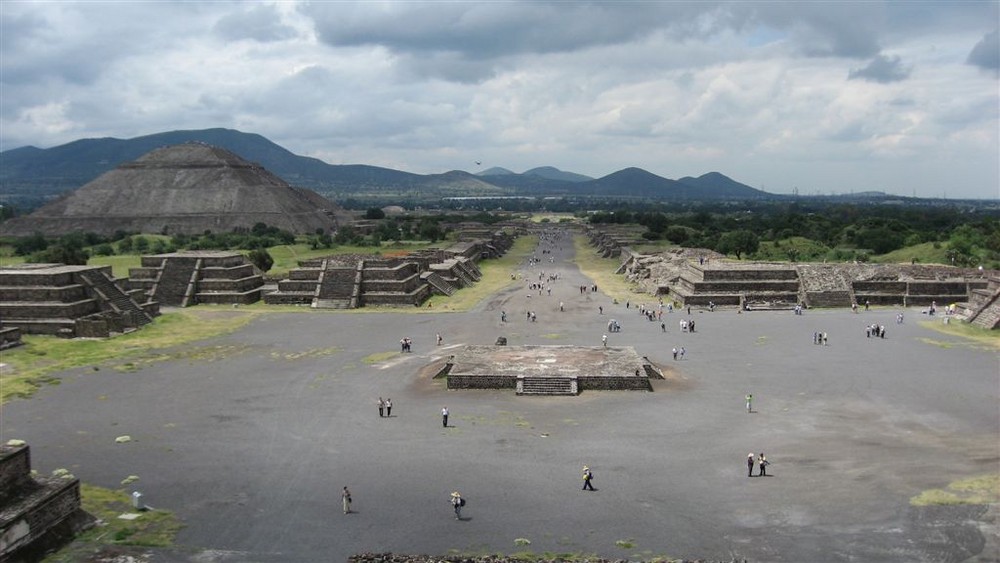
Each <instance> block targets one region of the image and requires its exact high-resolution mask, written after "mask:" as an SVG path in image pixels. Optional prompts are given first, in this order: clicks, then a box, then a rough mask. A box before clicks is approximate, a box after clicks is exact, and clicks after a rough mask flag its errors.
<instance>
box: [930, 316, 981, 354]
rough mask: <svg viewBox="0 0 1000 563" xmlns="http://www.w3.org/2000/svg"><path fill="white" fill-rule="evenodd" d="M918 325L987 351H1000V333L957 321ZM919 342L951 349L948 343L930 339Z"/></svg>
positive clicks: (937, 321)
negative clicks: (960, 339)
mask: <svg viewBox="0 0 1000 563" xmlns="http://www.w3.org/2000/svg"><path fill="white" fill-rule="evenodd" d="M920 325H921V326H924V327H927V328H930V329H932V330H936V331H938V332H942V333H944V334H950V335H952V336H960V337H962V338H965V339H967V340H970V341H972V342H974V343H975V344H976V345H981V346H984V347H986V348H988V349H994V350H1000V331H996V330H988V329H985V328H980V327H978V326H975V325H970V324H966V323H963V322H961V321H959V320H957V319H952V322H949V323H948V324H944V323H943V322H941V320H940V319H935V320H933V321H921V322H920ZM921 340H923V341H924V342H926V343H928V344H936V345H938V346H941V347H942V348H951V347H952V345H953V344H952V343H950V342H941V341H936V340H932V339H930V338H923V339H921Z"/></svg>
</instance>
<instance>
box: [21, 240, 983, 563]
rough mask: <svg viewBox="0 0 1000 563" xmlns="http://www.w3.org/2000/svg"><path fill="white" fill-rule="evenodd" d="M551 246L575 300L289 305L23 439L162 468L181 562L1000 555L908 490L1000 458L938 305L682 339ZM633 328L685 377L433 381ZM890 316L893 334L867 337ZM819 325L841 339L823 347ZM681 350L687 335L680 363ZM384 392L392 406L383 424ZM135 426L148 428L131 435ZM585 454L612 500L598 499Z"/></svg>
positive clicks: (601, 494) (75, 393)
mask: <svg viewBox="0 0 1000 563" xmlns="http://www.w3.org/2000/svg"><path fill="white" fill-rule="evenodd" d="M543 244H544V243H543ZM560 245H561V248H560ZM544 248H551V249H552V253H551V254H541V253H539V254H538V256H539V257H540V258H542V259H543V261H544V262H543V263H541V264H539V265H536V266H534V267H529V266H527V265H524V267H523V268H522V272H523V273H524V274H525V276H526V277H527V278H533V279H535V278H537V276H538V274H539V273H540V272H542V271H544V272H545V274H546V275H548V274H551V273H554V272H557V273H559V274H560V276H561V278H560V280H559V281H558V282H556V283H555V284H554V286H553V291H552V295H551V296H548V295H542V296H539V295H537V291H536V292H529V291H527V290H526V289H525V288H524V287H523V286H518V287H516V288H511V289H509V290H507V291H505V292H502V293H500V294H498V295H496V296H494V297H493V298H492V299H490V300H489V301H487V302H485V303H483V304H482V306H481V307H480V308H479V309H478V310H476V311H472V312H469V313H463V314H428V313H422V314H413V313H412V312H400V313H372V314H356V313H343V312H308V313H288V314H285V313H275V314H273V315H267V316H266V317H264V318H261V319H260V320H258V321H255V322H254V323H253V324H251V325H250V326H248V327H247V328H245V329H243V330H241V331H239V332H238V333H235V334H232V335H229V336H225V337H221V338H216V339H212V340H210V341H205V342H202V343H199V344H198V345H196V346H193V347H191V354H190V355H188V357H186V358H181V359H173V360H169V361H164V362H160V363H153V364H150V365H148V366H146V367H143V368H142V369H140V370H139V371H136V372H132V373H123V372H117V371H113V370H108V369H105V370H101V371H99V372H95V371H92V370H89V369H80V370H74V371H71V372H66V373H63V374H61V377H62V379H63V384H62V385H59V386H52V387H46V388H45V389H43V390H42V391H41V392H39V393H38V394H37V395H36V396H35V397H34V398H32V399H30V400H24V401H15V402H12V403H10V404H7V405H4V407H3V412H2V422H3V437H4V439H5V440H6V439H9V438H20V439H24V440H27V441H28V442H29V443H30V444H31V447H32V456H33V464H34V467H35V468H37V469H38V470H40V471H42V472H48V471H51V470H53V469H55V468H59V467H65V468H68V469H70V470H71V471H72V472H73V473H74V474H76V475H77V476H78V477H80V478H81V479H83V480H84V481H86V482H90V483H94V484H97V485H101V486H104V487H110V488H118V487H119V482H120V481H121V480H122V479H124V478H125V477H126V476H128V475H138V476H139V477H140V480H139V481H138V482H137V483H136V484H135V485H134V487H135V488H136V489H137V490H141V491H142V492H143V494H144V495H145V500H146V501H147V503H148V504H150V505H152V506H153V507H155V508H164V509H169V510H172V511H174V512H175V513H176V514H177V515H179V516H180V517H181V518H182V519H183V520H184V521H185V522H186V524H187V527H186V528H185V529H184V530H183V531H182V532H181V534H180V535H179V537H178V541H177V543H178V545H177V547H176V548H175V549H171V550H163V551H158V552H151V555H149V557H150V558H151V560H158V561H200V562H211V561H219V562H229V561H233V562H235V561H240V562H254V561H261V562H263V561H288V562H299V561H302V562H307V561H344V560H345V559H346V558H347V557H348V555H350V554H353V553H359V552H389V551H391V552H398V553H434V554H442V555H446V554H449V553H454V552H456V551H457V552H463V553H472V552H476V553H484V552H505V553H509V552H515V551H523V550H532V551H534V552H536V553H541V552H545V551H549V552H557V553H562V552H582V553H590V554H596V555H599V556H602V557H607V558H631V559H641V558H647V559H648V558H652V557H655V556H670V557H684V558H691V559H693V558H706V559H716V560H729V559H730V558H732V557H736V558H746V559H748V560H749V561H790V562H792V561H795V562H798V561H820V562H822V561H932V560H933V561H963V560H968V559H970V558H971V559H973V560H978V561H996V560H998V559H1000V552H998V551H997V549H998V548H997V546H998V542H997V525H996V511H995V508H994V509H990V510H988V509H987V508H986V507H981V506H971V507H970V506H964V507H931V508H917V507H911V506H910V505H909V499H910V498H911V497H912V496H914V495H917V494H919V493H920V492H921V491H923V490H926V489H932V488H943V487H945V486H946V485H947V484H948V483H950V482H953V481H955V480H958V479H962V478H966V477H971V476H977V475H983V474H991V473H992V474H996V473H997V472H998V471H1000V465H998V464H1000V441H998V438H1000V408H998V405H1000V401H998V399H1000V358H998V354H997V353H996V352H995V351H990V350H986V349H983V348H981V347H976V346H975V345H974V344H970V343H968V342H966V341H961V340H959V339H956V338H953V337H950V336H946V335H942V334H940V333H937V332H935V331H933V330H931V329H929V328H928V327H927V326H925V325H922V324H921V321H926V320H927V319H926V317H923V318H922V317H921V315H920V314H919V312H918V311H915V310H912V311H907V312H906V315H907V316H906V322H905V323H904V324H902V325H897V324H896V323H895V315H896V313H897V312H898V311H897V310H895V309H873V310H872V311H869V312H861V313H859V314H852V313H850V312H849V311H839V310H837V311H833V310H831V311H807V312H806V313H805V314H804V315H802V316H796V315H794V314H792V312H752V313H747V314H737V313H736V312H735V311H733V310H718V311H716V312H714V313H707V312H697V311H695V312H694V314H693V315H692V318H694V320H695V321H696V327H697V333H694V334H686V333H680V332H679V330H678V323H679V321H680V320H681V319H682V318H687V315H686V314H684V315H682V314H681V313H680V312H673V313H670V314H667V313H664V322H665V324H666V328H667V332H666V333H665V334H664V333H663V332H661V329H660V326H659V323H650V322H647V321H646V320H644V318H642V317H641V316H640V315H639V314H638V312H637V311H636V309H635V308H634V307H631V308H629V309H628V310H626V309H625V307H624V305H621V304H620V305H614V304H612V302H611V300H610V299H609V298H607V297H606V296H605V295H603V294H602V293H600V292H598V293H587V294H583V295H581V294H580V292H579V289H578V288H579V286H580V285H585V284H589V283H590V282H589V281H588V280H586V279H584V278H583V277H582V276H581V275H580V273H579V271H578V270H577V269H576V268H575V266H573V265H572V264H571V263H570V262H569V261H568V260H569V259H570V258H571V255H572V252H573V246H572V243H571V241H570V240H569V239H568V238H567V239H565V240H562V241H559V242H556V243H550V244H548V245H546V246H544ZM550 258H551V259H552V260H553V262H551V263H550V262H549V259H550ZM529 294H532V296H531V297H530V298H529V297H527V295H529ZM560 301H563V302H564V303H565V309H566V310H565V312H562V313H560V312H559V302H560ZM648 303H649V304H650V305H653V304H654V301H653V300H652V299H650V300H649V302H648ZM599 305H601V306H603V307H604V315H603V316H602V315H599V314H598V306H599ZM501 310H506V312H507V313H508V316H509V319H510V320H509V322H508V323H506V325H501V323H500V312H501ZM526 310H533V311H535V312H536V314H537V318H538V321H537V322H535V323H529V322H526V321H525V311H526ZM609 318H616V319H618V320H619V321H620V322H621V323H622V325H623V330H622V332H621V333H613V334H609V335H608V336H609V341H608V345H609V346H616V345H627V346H633V347H634V348H635V349H636V351H637V352H638V353H639V354H640V355H645V356H648V357H649V358H650V359H651V360H652V361H654V362H656V363H658V364H662V365H665V366H666V367H668V368H672V372H671V378H670V379H668V380H666V381H658V382H656V383H655V384H654V387H655V391H654V392H652V393H646V392H611V391H608V392H585V393H583V394H581V395H579V396H577V397H517V396H515V395H514V393H513V392H512V391H448V390H446V389H445V388H444V384H443V382H441V381H434V380H431V379H429V378H428V377H426V376H425V375H422V372H421V369H422V368H424V367H425V366H427V365H428V364H430V363H432V362H434V361H436V360H440V359H441V358H442V357H443V356H445V355H447V354H449V349H450V347H451V346H458V345H463V344H492V343H493V342H494V341H495V340H496V338H497V336H506V337H507V338H508V342H509V344H511V345H518V344H577V345H586V346H597V345H600V342H601V335H602V334H603V333H604V328H605V325H606V324H607V321H608V319H609ZM871 323H880V324H884V325H886V326H887V327H888V331H887V332H888V334H887V338H886V339H884V340H882V339H868V338H866V337H865V332H864V327H865V325H867V324H871ZM814 331H825V332H827V333H829V345H828V346H816V345H813V344H812V334H813V332H814ZM438 333H440V334H441V335H442V337H443V339H444V343H443V345H442V346H440V347H439V346H435V335H436V334H438ZM404 336H409V337H411V338H412V340H413V352H412V353H410V354H400V355H396V356H393V357H391V358H389V359H388V360H385V361H383V362H380V363H374V364H372V363H369V362H368V361H366V359H370V358H371V357H373V355H374V354H380V353H388V352H396V351H398V350H399V339H400V338H402V337H404ZM674 346H677V347H680V346H683V347H685V349H686V351H687V354H686V355H685V357H684V359H683V360H682V361H676V362H675V361H673V360H672V359H671V353H670V350H671V348H672V347H674ZM384 355H388V354H383V356H384ZM380 357H382V356H380ZM748 392H751V393H753V395H754V398H755V399H754V412H753V413H752V414H748V413H747V412H746V410H745V408H744V395H745V394H746V393H748ZM380 396H381V397H389V398H391V399H392V402H393V410H392V417H389V418H379V416H378V411H377V407H376V400H377V399H378V397H380ZM444 406H447V407H448V408H449V410H450V411H451V418H450V420H449V422H450V424H449V427H448V428H443V427H442V424H441V417H440V411H441V408H442V407H444ZM125 434H127V435H130V436H131V437H132V440H133V441H132V442H129V443H126V444H116V443H115V438H116V437H117V436H121V435H125ZM750 451H753V452H758V453H759V452H765V453H766V454H767V456H768V458H769V459H770V460H771V462H772V465H771V466H770V467H769V469H768V473H769V474H770V475H769V476H768V477H754V478H748V477H747V475H746V455H747V452H750ZM583 465H589V466H590V467H591V469H592V470H593V472H594V475H595V480H594V485H595V487H596V488H597V491H596V492H589V491H581V490H580V488H581V485H582V482H581V480H580V470H581V468H582V466H583ZM345 485H346V486H348V487H350V489H351V491H352V493H353V496H354V506H353V508H354V511H355V512H354V513H352V514H350V515H344V514H342V511H341V507H340V489H341V488H342V487H343V486H345ZM455 490H458V491H461V493H462V494H463V495H464V496H466V497H467V499H468V505H467V506H466V507H465V509H464V511H463V513H462V514H463V518H462V520H461V521H456V520H455V519H454V517H453V514H452V511H451V506H450V504H449V502H448V500H449V494H450V493H451V492H452V491H455ZM517 538H524V539H528V540H530V542H531V544H530V546H521V545H516V544H515V539H517Z"/></svg>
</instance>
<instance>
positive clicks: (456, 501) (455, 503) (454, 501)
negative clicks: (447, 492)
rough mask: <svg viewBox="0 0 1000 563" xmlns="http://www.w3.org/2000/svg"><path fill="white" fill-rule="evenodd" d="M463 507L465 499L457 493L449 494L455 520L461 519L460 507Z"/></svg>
mask: <svg viewBox="0 0 1000 563" xmlns="http://www.w3.org/2000/svg"><path fill="white" fill-rule="evenodd" d="M463 506H465V499H464V498H462V495H460V494H458V491H455V492H454V493H451V507H452V508H453V509H454V510H455V520H461V519H462V507H463Z"/></svg>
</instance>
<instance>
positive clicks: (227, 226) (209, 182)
mask: <svg viewBox="0 0 1000 563" xmlns="http://www.w3.org/2000/svg"><path fill="white" fill-rule="evenodd" d="M345 219H349V216H348V215H347V214H346V213H345V212H344V211H343V210H342V209H340V208H339V207H338V206H337V205H336V204H334V203H333V202H330V201H329V200H327V199H325V198H323V197H322V196H320V195H319V194H317V193H315V192H313V191H311V190H306V189H302V188H295V187H292V186H290V185H288V184H287V183H285V181H284V180H282V179H281V178H278V177H277V176H275V175H274V174H271V173H270V172H268V171H267V170H265V169H264V168H262V167H261V166H260V165H258V164H255V163H252V162H248V161H246V160H244V159H242V158H240V157H239V156H237V155H235V154H233V153H232V152H229V151H227V150H225V149H222V148H219V147H213V146H210V145H206V144H204V143H184V144H181V145H174V146H170V147H164V148H160V149H156V150H154V151H151V152H149V153H147V154H145V155H143V156H142V157H140V158H138V159H137V160H135V161H133V162H127V163H124V164H122V165H120V166H118V167H117V168H115V169H114V170H111V171H110V172H106V173H105V174H102V175H101V176H100V177H98V178H96V179H95V180H93V181H91V182H89V183H87V184H86V185H84V186H81V187H80V188H78V189H76V190H74V191H72V192H70V193H69V194H67V195H65V196H63V197H61V198H60V199H58V200H56V201H53V202H52V203H49V204H47V205H45V206H43V207H41V208H40V209H38V210H36V211H35V212H34V213H31V214H30V215H27V216H25V217H17V218H14V219H11V220H9V221H5V222H4V223H3V224H2V225H0V234H3V235H9V236H27V235H31V234H33V233H36V232H40V233H44V234H45V235H46V236H59V235H64V234H68V233H73V232H84V233H87V232H90V233H99V234H103V235H111V234H112V233H114V232H115V231H119V230H120V231H125V232H129V233H153V234H170V235H174V234H190V235H200V234H202V233H204V232H205V231H212V232H216V233H220V232H230V231H233V230H241V229H242V230H247V231H249V230H250V229H252V228H253V227H254V225H256V224H257V223H264V224H267V225H269V226H272V227H278V228H280V229H284V230H286V231H290V232H292V233H296V234H312V233H315V232H316V231H317V230H318V229H319V230H322V231H325V232H333V231H334V230H336V228H337V224H338V221H342V220H345Z"/></svg>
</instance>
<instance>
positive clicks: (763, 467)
mask: <svg viewBox="0 0 1000 563" xmlns="http://www.w3.org/2000/svg"><path fill="white" fill-rule="evenodd" d="M770 463H771V462H769V461H767V458H766V457H764V452H760V456H759V457H758V458H757V465H758V466H759V467H760V476H761V477H767V466H768V465H770Z"/></svg>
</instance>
